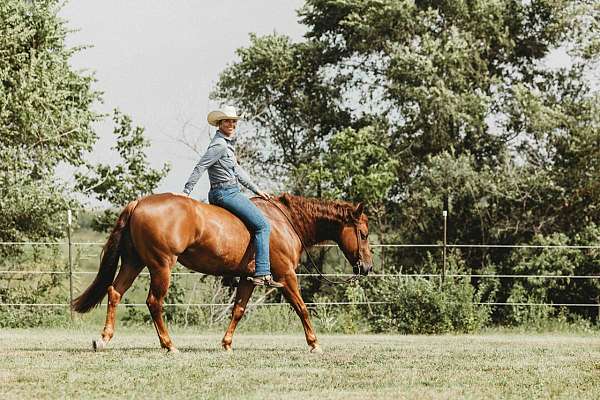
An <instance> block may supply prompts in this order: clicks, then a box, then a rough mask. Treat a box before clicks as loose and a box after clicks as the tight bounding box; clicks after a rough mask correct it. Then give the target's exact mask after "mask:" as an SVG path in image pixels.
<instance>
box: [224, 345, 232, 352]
mask: <svg viewBox="0 0 600 400" xmlns="http://www.w3.org/2000/svg"><path fill="white" fill-rule="evenodd" d="M223 350H225V352H226V353H233V349H232V348H231V345H230V344H224V345H223Z"/></svg>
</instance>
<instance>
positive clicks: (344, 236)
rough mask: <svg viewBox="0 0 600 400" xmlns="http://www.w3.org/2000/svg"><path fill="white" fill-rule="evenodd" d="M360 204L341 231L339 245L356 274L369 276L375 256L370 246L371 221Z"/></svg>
mask: <svg viewBox="0 0 600 400" xmlns="http://www.w3.org/2000/svg"><path fill="white" fill-rule="evenodd" d="M363 208H364V207H363V204H362V203H359V204H358V206H357V207H356V209H354V210H353V211H352V212H351V213H350V215H349V218H348V220H347V221H345V222H344V223H343V224H342V226H341V229H340V235H339V240H338V244H339V246H340V248H341V249H342V251H343V252H344V255H345V256H346V259H348V261H349V262H350V264H352V268H353V271H354V273H355V274H361V275H367V274H368V273H369V271H371V269H373V256H372V255H371V247H370V246H369V221H368V219H367V216H366V215H365V214H363Z"/></svg>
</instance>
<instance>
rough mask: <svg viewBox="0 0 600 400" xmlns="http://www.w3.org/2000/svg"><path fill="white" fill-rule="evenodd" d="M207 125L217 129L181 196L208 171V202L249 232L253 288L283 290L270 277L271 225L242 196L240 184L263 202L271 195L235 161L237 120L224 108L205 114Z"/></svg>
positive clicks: (227, 108) (279, 284)
mask: <svg viewBox="0 0 600 400" xmlns="http://www.w3.org/2000/svg"><path fill="white" fill-rule="evenodd" d="M207 119H208V123H209V124H210V125H212V126H216V127H218V130H217V133H216V134H215V137H214V138H213V140H212V141H211V142H210V144H209V145H208V149H207V150H206V152H205V153H204V155H203V156H202V157H201V158H200V161H198V164H196V167H195V168H194V170H193V171H192V174H191V175H190V177H189V179H188V180H187V182H186V184H185V188H184V189H183V193H185V194H186V195H188V196H189V195H190V193H191V192H192V190H193V189H194V186H195V185H196V183H197V182H198V179H200V176H202V174H203V173H204V171H205V170H208V177H209V179H210V191H209V192H208V202H209V203H210V204H214V205H217V206H220V207H223V208H225V209H227V210H229V211H231V212H232V213H233V214H235V215H236V216H237V217H238V218H240V219H241V220H242V221H244V223H245V224H246V226H247V227H248V228H249V229H250V231H251V233H252V235H253V238H254V245H255V247H256V272H255V274H254V277H248V280H250V281H252V283H253V284H254V285H260V286H270V287H277V288H279V287H283V285H282V284H281V283H279V282H276V281H274V280H273V278H272V277H271V267H270V263H269V234H270V232H271V226H270V225H269V222H268V221H267V220H266V218H265V217H264V216H263V214H262V213H261V212H260V210H259V209H258V207H256V206H255V205H254V203H252V202H251V201H250V199H248V198H247V197H246V196H244V195H243V194H242V193H241V191H240V187H239V183H241V184H242V185H244V186H245V187H247V188H248V189H250V190H251V191H253V192H254V193H256V194H257V195H258V196H260V197H262V198H263V199H265V200H269V199H270V198H271V196H269V194H268V193H265V192H263V191H261V190H260V189H259V188H258V186H256V184H254V182H252V180H251V179H250V176H249V175H248V173H247V172H246V171H244V169H243V168H242V167H240V165H239V164H238V163H237V160H236V158H235V149H234V145H235V140H234V136H235V128H236V125H237V121H238V119H239V117H238V115H237V113H236V111H235V108H233V107H231V106H225V107H223V108H222V109H221V110H217V111H211V112H210V113H209V114H208V118H207Z"/></svg>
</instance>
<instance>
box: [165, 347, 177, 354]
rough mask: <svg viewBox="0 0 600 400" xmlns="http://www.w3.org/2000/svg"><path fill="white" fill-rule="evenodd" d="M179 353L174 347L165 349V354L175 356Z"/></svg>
mask: <svg viewBox="0 0 600 400" xmlns="http://www.w3.org/2000/svg"><path fill="white" fill-rule="evenodd" d="M177 353H179V350H177V349H176V348H175V347H171V348H169V349H167V354H177Z"/></svg>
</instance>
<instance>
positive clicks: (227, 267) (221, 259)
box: [178, 249, 255, 276]
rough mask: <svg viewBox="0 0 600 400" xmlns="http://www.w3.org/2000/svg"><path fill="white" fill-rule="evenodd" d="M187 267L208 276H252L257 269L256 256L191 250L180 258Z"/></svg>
mask: <svg viewBox="0 0 600 400" xmlns="http://www.w3.org/2000/svg"><path fill="white" fill-rule="evenodd" d="M178 261H179V262H180V263H181V264H182V265H184V266H185V267H187V268H189V269H191V270H194V271H196V272H201V273H203V274H208V275H218V276H223V275H234V276H239V275H252V274H253V273H254V269H255V263H254V254H253V252H252V254H236V253H235V252H230V253H227V254H207V252H206V251H204V252H200V251H198V252H196V251H193V250H191V249H188V251H186V252H184V253H183V254H181V255H180V256H179V259H178Z"/></svg>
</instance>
